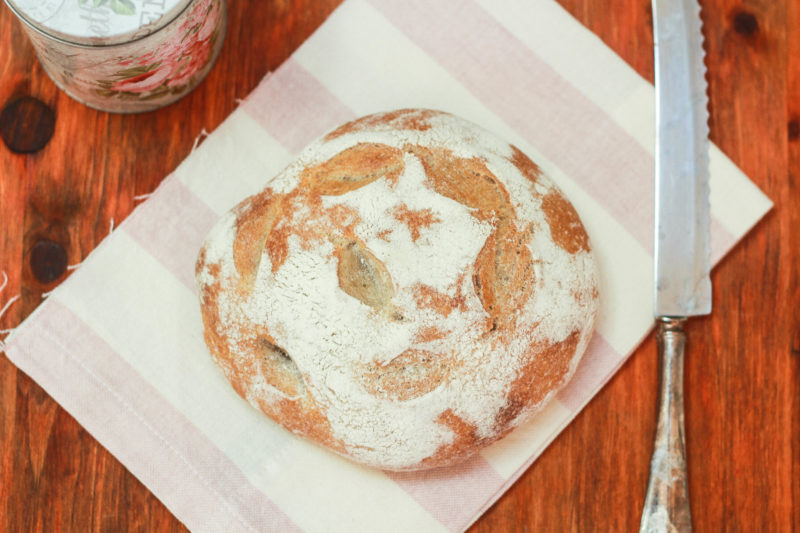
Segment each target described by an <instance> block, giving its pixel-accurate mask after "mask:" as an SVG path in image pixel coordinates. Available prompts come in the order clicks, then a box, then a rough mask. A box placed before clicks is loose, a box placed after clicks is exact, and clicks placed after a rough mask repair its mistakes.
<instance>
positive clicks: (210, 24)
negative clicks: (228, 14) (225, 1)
mask: <svg viewBox="0 0 800 533" xmlns="http://www.w3.org/2000/svg"><path fill="white" fill-rule="evenodd" d="M217 19H219V3H218V2H213V3H212V4H211V11H209V12H208V16H207V17H206V18H205V19H204V20H203V25H202V26H201V27H200V29H199V30H197V35H196V38H197V40H198V41H207V40H208V39H211V36H212V35H214V30H215V29H216V27H217Z"/></svg>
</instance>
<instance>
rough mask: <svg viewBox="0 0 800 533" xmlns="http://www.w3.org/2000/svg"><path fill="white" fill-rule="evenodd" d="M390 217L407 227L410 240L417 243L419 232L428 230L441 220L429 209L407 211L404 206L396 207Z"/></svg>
mask: <svg viewBox="0 0 800 533" xmlns="http://www.w3.org/2000/svg"><path fill="white" fill-rule="evenodd" d="M392 216H394V219H395V220H397V221H398V222H402V223H403V224H405V225H406V226H408V230H409V231H410V232H411V240H412V241H414V242H417V239H419V237H420V235H421V231H420V230H422V229H424V228H429V227H431V226H432V225H434V224H438V223H440V222H441V219H439V217H437V216H436V215H434V214H433V211H431V210H430V209H417V210H413V209H409V208H408V206H406V205H405V204H403V205H400V206H397V208H395V209H394V211H392Z"/></svg>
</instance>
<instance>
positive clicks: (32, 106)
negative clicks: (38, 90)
mask: <svg viewBox="0 0 800 533" xmlns="http://www.w3.org/2000/svg"><path fill="white" fill-rule="evenodd" d="M55 125H56V113H55V111H53V110H52V109H51V108H50V106H48V105H47V104H45V103H44V102H42V101H41V100H39V99H37V98H33V97H31V96H24V97H22V98H19V99H17V100H14V101H13V102H11V103H9V104H7V105H6V106H5V107H4V108H3V110H2V111H0V137H3V142H5V143H6V146H8V149H9V150H11V151H12V152H17V153H18V154H30V153H33V152H36V151H38V150H41V149H42V148H44V147H45V145H46V144H47V142H48V141H49V140H50V138H51V137H52V136H53V130H54V129H55Z"/></svg>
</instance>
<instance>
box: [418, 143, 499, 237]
mask: <svg viewBox="0 0 800 533" xmlns="http://www.w3.org/2000/svg"><path fill="white" fill-rule="evenodd" d="M405 150H406V151H408V152H410V153H412V154H414V155H416V156H417V157H418V158H419V159H420V161H422V166H423V167H424V168H425V174H426V175H427V177H428V180H427V182H428V183H429V185H430V186H431V188H432V189H433V190H435V191H436V192H438V193H439V194H441V195H442V196H446V197H447V198H450V199H451V200H455V201H456V202H458V203H460V204H463V205H465V206H467V207H468V208H470V209H471V210H472V215H473V216H474V217H476V218H477V219H479V220H484V221H491V220H494V219H495V218H497V217H512V216H513V215H514V209H513V207H512V205H511V200H510V199H509V196H508V191H506V188H505V187H504V186H503V185H502V184H501V183H500V181H499V180H498V179H497V177H496V176H495V175H494V174H493V173H492V172H491V171H490V170H489V168H488V167H487V166H486V162H485V161H484V160H483V159H481V158H479V157H472V158H469V159H467V158H463V157H456V156H455V155H454V154H453V152H452V151H451V150H448V149H446V148H429V147H425V146H417V145H408V146H406V147H405Z"/></svg>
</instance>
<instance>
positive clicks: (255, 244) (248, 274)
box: [233, 189, 283, 288]
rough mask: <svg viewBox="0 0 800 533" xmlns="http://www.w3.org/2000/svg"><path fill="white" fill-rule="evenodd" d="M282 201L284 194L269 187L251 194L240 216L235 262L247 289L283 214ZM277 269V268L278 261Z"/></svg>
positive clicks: (237, 219) (234, 243) (237, 228)
mask: <svg viewBox="0 0 800 533" xmlns="http://www.w3.org/2000/svg"><path fill="white" fill-rule="evenodd" d="M282 200H283V197H282V196H281V195H276V194H273V193H272V190H271V189H266V190H265V191H264V192H262V193H260V194H257V195H255V196H252V197H250V199H249V200H248V201H247V203H246V204H245V206H244V208H243V209H242V210H241V212H240V214H239V216H238V217H236V237H235V240H234V241H233V264H234V266H235V267H236V272H238V274H239V276H240V279H241V281H242V284H243V288H244V287H249V286H250V285H251V284H252V283H253V281H254V280H255V277H256V273H257V272H258V265H259V264H260V263H261V254H262V253H263V252H264V247H265V246H266V244H267V237H268V236H269V234H270V231H272V228H273V226H274V225H275V223H276V222H277V221H278V218H279V217H280V213H281V207H282ZM273 269H274V270H277V269H276V268H275V266H274V262H273Z"/></svg>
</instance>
